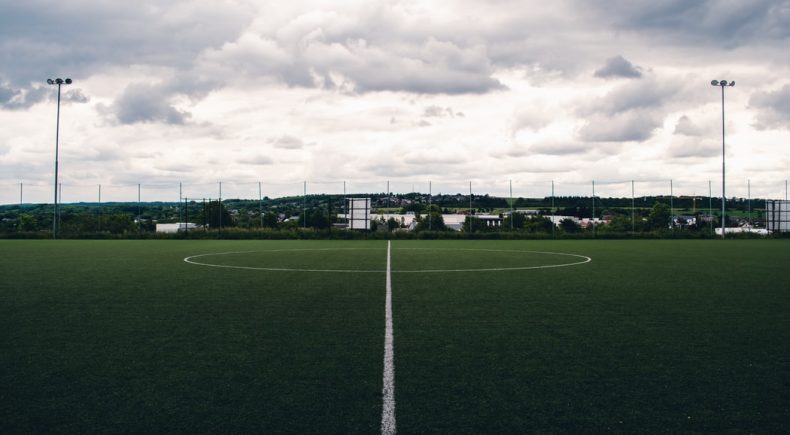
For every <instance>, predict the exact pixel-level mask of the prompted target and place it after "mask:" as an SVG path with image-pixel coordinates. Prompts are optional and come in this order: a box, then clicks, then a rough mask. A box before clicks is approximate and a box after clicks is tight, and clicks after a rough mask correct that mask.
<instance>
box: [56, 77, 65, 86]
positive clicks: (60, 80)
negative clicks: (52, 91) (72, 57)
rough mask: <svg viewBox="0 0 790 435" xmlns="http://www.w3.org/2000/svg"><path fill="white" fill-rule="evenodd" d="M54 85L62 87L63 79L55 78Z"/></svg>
mask: <svg viewBox="0 0 790 435" xmlns="http://www.w3.org/2000/svg"><path fill="white" fill-rule="evenodd" d="M55 83H57V84H59V85H62V84H63V79H61V78H57V79H55Z"/></svg>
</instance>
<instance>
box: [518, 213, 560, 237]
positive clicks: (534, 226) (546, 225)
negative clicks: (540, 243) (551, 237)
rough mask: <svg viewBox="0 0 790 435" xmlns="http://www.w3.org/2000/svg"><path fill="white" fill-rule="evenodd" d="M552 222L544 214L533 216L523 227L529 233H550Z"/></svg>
mask: <svg viewBox="0 0 790 435" xmlns="http://www.w3.org/2000/svg"><path fill="white" fill-rule="evenodd" d="M553 226H554V224H553V223H552V222H551V219H549V218H547V217H546V216H533V217H532V219H529V220H528V221H526V223H525V225H524V227H525V228H526V229H527V230H528V231H529V232H531V233H550V232H551V229H552V227H553Z"/></svg>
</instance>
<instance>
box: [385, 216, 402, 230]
mask: <svg viewBox="0 0 790 435" xmlns="http://www.w3.org/2000/svg"><path fill="white" fill-rule="evenodd" d="M397 228H400V222H398V221H397V220H396V219H395V218H393V217H391V218H389V219H387V229H388V230H389V231H394V230H395V229H397Z"/></svg>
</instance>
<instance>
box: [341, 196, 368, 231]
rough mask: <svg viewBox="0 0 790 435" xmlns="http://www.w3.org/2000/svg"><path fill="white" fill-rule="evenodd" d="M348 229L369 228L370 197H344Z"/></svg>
mask: <svg viewBox="0 0 790 435" xmlns="http://www.w3.org/2000/svg"><path fill="white" fill-rule="evenodd" d="M346 219H348V229H350V230H369V229H370V198H346Z"/></svg>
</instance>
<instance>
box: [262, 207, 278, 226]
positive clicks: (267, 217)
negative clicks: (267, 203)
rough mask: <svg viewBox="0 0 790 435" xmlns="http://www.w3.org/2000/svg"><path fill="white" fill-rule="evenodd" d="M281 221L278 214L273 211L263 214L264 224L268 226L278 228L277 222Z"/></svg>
mask: <svg viewBox="0 0 790 435" xmlns="http://www.w3.org/2000/svg"><path fill="white" fill-rule="evenodd" d="M278 222H279V218H278V217H277V214H276V213H274V212H271V211H267V212H266V213H264V214H263V226H264V227H266V228H277V223H278Z"/></svg>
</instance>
